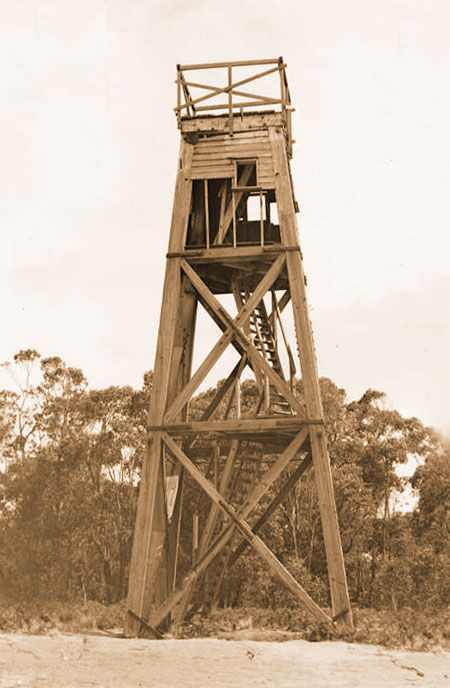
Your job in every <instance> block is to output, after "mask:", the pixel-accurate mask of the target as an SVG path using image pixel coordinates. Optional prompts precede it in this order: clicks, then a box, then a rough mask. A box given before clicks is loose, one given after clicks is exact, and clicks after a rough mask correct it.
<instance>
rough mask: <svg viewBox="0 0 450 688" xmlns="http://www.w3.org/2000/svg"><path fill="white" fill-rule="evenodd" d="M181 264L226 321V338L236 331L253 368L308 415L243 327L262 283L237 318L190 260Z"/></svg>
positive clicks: (256, 302)
mask: <svg viewBox="0 0 450 688" xmlns="http://www.w3.org/2000/svg"><path fill="white" fill-rule="evenodd" d="M277 261H278V258H277ZM277 261H275V262H277ZM274 265H275V263H274ZM274 265H272V267H274ZM181 267H182V269H183V271H184V272H185V274H186V275H187V277H188V278H189V279H190V281H191V283H192V286H193V287H194V289H195V290H196V291H197V293H198V294H199V297H200V299H201V300H204V301H206V303H207V305H208V310H210V311H213V312H214V313H215V315H216V317H217V319H220V320H221V321H222V323H223V326H225V325H226V326H227V330H225V332H224V334H223V335H222V336H223V337H224V336H225V335H226V334H227V332H229V331H230V330H232V331H233V334H234V336H235V337H236V338H237V339H238V341H239V343H240V344H241V346H242V348H243V349H244V350H245V351H246V353H247V356H248V358H249V359H250V362H251V364H252V367H253V368H254V369H255V368H258V369H259V371H260V372H261V373H263V374H264V375H266V376H267V377H268V378H269V380H270V382H271V383H272V384H273V386H274V387H275V388H276V390H277V392H279V394H281V395H282V396H283V397H284V398H285V399H286V401H288V402H289V403H290V404H291V406H292V408H293V409H294V410H295V411H296V412H297V413H298V414H299V415H300V416H302V415H304V409H303V407H302V405H301V404H300V402H299V400H298V399H297V397H296V396H295V395H294V394H293V392H292V391H291V389H290V387H289V385H288V384H287V383H286V382H285V380H282V378H281V377H280V376H279V375H278V373H277V372H276V371H275V370H274V369H273V368H272V366H271V365H269V363H268V362H267V361H266V359H265V358H264V356H263V355H262V354H261V352H260V351H258V349H257V348H256V346H254V345H253V344H252V342H251V341H250V339H249V338H248V337H247V336H246V334H245V333H244V332H243V331H242V330H241V329H240V328H241V327H242V326H243V325H245V323H246V321H247V319H248V317H249V316H250V313H251V312H253V310H254V309H255V305H256V306H257V305H258V303H259V302H260V301H261V298H262V297H261V298H259V293H258V294H257V289H258V287H259V285H258V287H257V289H256V290H255V291H254V292H253V294H252V295H251V297H250V299H249V300H248V301H246V303H245V304H244V306H243V308H242V310H241V311H239V313H238V315H237V317H236V318H235V319H234V320H233V319H232V318H231V316H230V315H229V314H228V313H227V312H226V310H225V309H224V308H223V306H222V304H221V303H220V301H219V300H218V299H217V298H216V297H215V296H214V294H213V293H212V292H211V290H210V289H209V288H208V287H207V286H206V284H205V283H204V282H203V280H202V279H201V278H200V277H199V275H198V274H197V273H196V272H195V270H194V269H193V268H192V266H191V265H189V263H188V262H187V261H186V260H184V259H183V260H182V261H181ZM271 269H272V268H271ZM267 274H268V273H267ZM260 284H261V282H260ZM266 291H267V290H266ZM219 341H220V340H219ZM168 416H169V412H167V414H166V417H165V419H164V420H165V422H168Z"/></svg>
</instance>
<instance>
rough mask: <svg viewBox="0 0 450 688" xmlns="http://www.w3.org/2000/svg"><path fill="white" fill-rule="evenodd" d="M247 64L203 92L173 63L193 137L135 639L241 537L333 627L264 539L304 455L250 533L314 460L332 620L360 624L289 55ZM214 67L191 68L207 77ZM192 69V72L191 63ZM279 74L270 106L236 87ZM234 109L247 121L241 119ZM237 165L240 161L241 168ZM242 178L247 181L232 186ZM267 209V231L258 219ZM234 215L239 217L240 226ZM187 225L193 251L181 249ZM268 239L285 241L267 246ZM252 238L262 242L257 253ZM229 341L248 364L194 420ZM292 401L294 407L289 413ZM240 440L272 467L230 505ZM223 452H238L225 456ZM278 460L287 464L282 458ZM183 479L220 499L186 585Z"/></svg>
mask: <svg viewBox="0 0 450 688" xmlns="http://www.w3.org/2000/svg"><path fill="white" fill-rule="evenodd" d="M252 63H253V61H251V62H250V63H249V62H244V63H242V62H239V63H230V62H226V63H215V65H213V66H217V65H218V66H223V67H224V68H225V69H226V70H227V72H228V79H227V82H226V86H224V87H223V86H218V85H213V86H208V85H207V84H204V83H202V78H201V77H200V78H199V79H198V80H197V81H194V80H193V81H190V80H188V79H186V78H185V74H184V73H183V68H182V67H181V66H179V67H178V73H177V94H178V102H177V108H176V112H177V119H178V122H179V126H180V128H181V132H182V136H183V137H184V140H183V142H182V146H181V149H180V160H179V165H178V174H177V183H176V187H175V198H174V210H173V215H172V227H171V236H170V240H169V249H168V254H167V257H168V261H167V267H166V278H165V287H164V294H163V304H162V310H161V322H160V328H159V335H158V345H157V353H156V359H155V372H154V380H153V390H152V402H151V408H150V412H149V419H148V430H149V438H148V439H149V441H148V449H147V454H146V458H145V461H144V465H143V470H142V482H141V487H140V496H139V504H138V514H137V521H136V532H135V539H134V544H133V554H132V562H131V570H130V586H129V596H128V608H129V609H130V610H131V613H130V614H128V615H127V619H126V624H125V626H126V633H127V635H136V634H138V633H139V630H143V631H145V630H146V631H147V632H149V633H151V632H152V630H151V629H153V630H155V631H156V630H157V627H160V629H161V628H162V626H161V624H162V622H163V621H164V620H165V619H170V615H171V614H173V613H174V612H175V613H178V614H179V615H181V617H182V616H183V613H184V610H185V609H186V605H187V604H188V600H189V592H190V590H191V589H192V585H193V583H194V581H195V580H197V579H198V577H199V576H201V575H202V573H203V572H204V571H205V570H206V568H207V566H208V565H209V564H210V563H211V562H212V561H213V559H214V557H215V556H216V555H217V554H218V553H219V552H220V551H222V549H223V548H224V547H225V546H226V545H227V543H229V542H230V538H231V537H232V534H233V533H234V532H235V531H236V530H237V531H239V532H240V533H241V534H242V535H243V536H244V541H243V544H241V545H240V546H239V547H238V548H237V550H235V552H234V554H233V555H232V558H231V561H233V558H234V560H235V558H236V557H237V556H239V554H240V552H241V551H242V548H243V547H244V546H247V544H249V543H250V544H251V545H252V546H253V547H254V548H255V550H256V551H257V552H258V553H259V554H260V555H261V556H262V557H263V558H264V559H265V561H266V562H267V563H268V564H269V566H271V568H272V571H273V572H274V573H275V574H276V575H277V576H278V577H279V578H280V579H281V580H282V581H283V582H284V583H285V584H286V585H287V586H288V587H289V588H290V589H291V590H292V591H293V592H294V594H295V595H297V597H298V598H299V599H302V600H303V601H304V602H305V603H306V605H307V606H308V608H309V609H310V610H311V611H312V612H313V613H314V614H316V615H317V617H318V618H321V619H322V620H327V621H330V619H329V618H328V617H327V615H324V613H323V612H322V611H321V610H320V608H319V607H318V606H317V605H316V604H315V603H314V602H313V601H312V600H311V599H310V598H309V597H308V596H307V595H306V593H305V592H304V591H303V590H302V588H301V587H300V586H299V585H298V583H297V582H296V581H295V580H294V579H293V578H292V576H290V574H289V573H288V572H287V571H286V569H285V568H284V567H283V566H282V564H281V563H280V562H279V561H278V560H277V558H276V557H275V556H274V555H273V553H271V552H270V550H268V549H267V547H266V546H265V545H264V543H263V542H262V541H261V540H260V538H259V537H258V535H257V534H256V533H257V532H258V530H259V529H260V528H261V527H262V526H263V525H264V523H266V522H267V521H268V519H269V517H270V516H271V514H272V513H273V511H274V510H275V509H276V508H277V506H278V505H279V503H280V501H282V499H284V497H285V495H286V494H287V492H288V490H289V489H291V488H292V486H293V485H294V484H295V481H296V480H297V479H298V478H299V477H300V473H301V472H303V470H305V466H306V464H307V463H308V458H307V459H306V460H305V461H303V463H301V464H300V466H296V468H295V470H294V472H293V473H292V475H291V476H289V477H288V478H287V479H285V480H284V483H283V485H282V487H281V488H280V489H278V491H277V494H276V495H275V496H274V498H273V499H272V502H271V504H270V505H269V507H267V508H266V509H265V511H264V513H263V515H262V516H261V517H260V518H259V519H258V520H257V522H256V524H255V525H254V526H253V528H250V526H249V524H248V523H247V520H246V519H247V516H248V514H249V513H250V511H251V509H252V508H253V507H254V506H255V505H256V504H257V503H258V501H259V500H260V499H261V497H262V495H263V494H265V493H266V491H267V489H268V487H269V486H270V485H272V484H273V482H274V481H275V480H276V479H277V478H278V477H280V475H281V472H282V471H283V470H284V468H286V467H287V465H288V463H289V461H291V460H292V459H293V457H294V456H296V455H298V453H299V452H300V451H301V449H303V452H305V451H306V452H307V453H308V455H312V461H313V463H314V469H315V470H314V472H315V480H316V486H317V493H318V496H319V506H320V513H321V518H322V525H323V532H324V539H325V545H326V552H327V561H328V567H329V577H330V586H331V595H332V601H333V616H334V618H335V619H337V620H340V621H345V622H346V623H348V624H349V625H351V612H350V607H349V604H348V593H347V589H346V581H345V571H344V569H343V559H342V550H341V549H340V540H339V531H338V526H337V518H336V510H335V505H334V495H333V490H332V483H331V473H330V467H329V461H328V454H327V449H326V442H325V437H324V433H323V410H322V406H321V401H320V393H319V387H318V378H317V369H316V362H315V356H314V347H313V343H312V334H311V328H310V324H309V318H308V312H307V304H306V296H305V287H304V275H303V268H302V260H301V258H302V257H301V252H300V248H299V245H298V240H297V233H296V224H295V223H296V218H295V211H296V209H297V208H296V203H295V200H294V190H293V186H292V178H291V175H290V169H289V164H288V157H289V156H290V154H291V147H292V139H291V130H290V109H289V104H290V94H289V88H288V85H287V80H286V74H285V65H284V63H283V60H282V59H281V58H280V59H278V60H274V61H272V62H271V61H268V62H267V63H266V64H267V66H268V69H264V68H263V69H262V72H261V73H259V74H253V75H251V76H249V77H246V78H245V79H241V80H240V81H237V80H236V71H233V69H234V67H237V66H239V65H243V64H247V65H249V64H250V65H252ZM256 64H261V63H258V61H255V66H256ZM210 66H211V65H197V66H196V67H199V68H207V69H208V68H209V67H210ZM186 67H187V68H189V67H190V65H187V66H186ZM249 71H250V70H249ZM256 71H257V70H256ZM271 72H273V73H275V72H278V73H279V79H280V97H276V98H275V97H273V98H272V94H270V93H267V94H266V93H264V95H263V94H262V93H261V95H257V94H256V93H249V92H247V91H246V90H241V88H242V87H243V86H244V84H245V83H250V82H253V81H255V82H256V80H257V79H260V78H261V77H263V76H264V75H265V74H268V73H271ZM233 76H234V82H233ZM222 83H223V82H222ZM190 88H198V89H200V90H203V91H204V93H203V94H201V93H200V97H199V98H198V97H197V96H196V95H195V96H193V95H192V94H191V92H190ZM257 90H258V89H257ZM205 91H206V93H205ZM221 94H223V96H222V98H223V101H225V104H224V105H223V109H224V112H223V113H222V114H212V115H211V116H207V115H203V114H202V112H199V110H200V111H201V110H207V111H208V110H210V108H211V112H213V111H214V110H216V111H217V109H220V107H221V105H219V106H218V108H217V106H214V105H213V103H214V102H216V101H217V96H218V95H219V96H220V95H221ZM237 98H240V99H241V102H240V103H237V102H236V99H237ZM182 99H184V101H185V102H184V103H183V102H182ZM208 99H209V100H208ZM245 99H247V100H245ZM255 105H256V107H259V108H261V110H266V111H265V112H254V111H253V112H251V113H250V112H245V108H247V107H251V108H253V110H255ZM271 105H274V106H277V107H276V108H274V109H278V108H281V112H267V109H268V107H269V108H270V106H271ZM196 108H197V109H196ZM236 108H238V109H239V113H236V112H235V110H236ZM182 112H187V113H188V117H187V118H186V117H182ZM250 160H251V161H252V165H253V169H254V165H255V163H256V168H257V170H256V171H257V178H256V181H255V180H254V179H252V187H249V186H247V184H248V182H249V180H250V178H251V177H250V175H251V174H252V165H250V164H248V165H245V162H244V161H250ZM240 165H243V167H242V169H241V167H240ZM238 169H239V175H240V177H241V178H240V179H236V176H237V170H238ZM243 173H244V174H243ZM197 179H199V180H201V181H200V183H199V182H197V181H195V183H194V181H193V180H197ZM208 180H224V181H223V182H220V181H211V182H210V181H208ZM231 187H232V190H231ZM249 194H259V195H260V211H261V217H260V218H259V222H257V221H252V222H250V221H249V222H247V220H246V217H247V215H246V210H245V207H244V200H245V203H246V198H247V196H248V195H249ZM274 199H276V202H277V207H278V216H279V227H278V226H276V225H274V224H272V223H271V222H270V205H271V203H273V201H274ZM263 200H264V203H265V210H266V220H265V221H263V213H262V206H263V205H264V203H263ZM200 206H201V209H200ZM236 208H239V216H237V213H236ZM188 227H189V244H190V246H189V247H187V246H186V243H187V233H188ZM230 227H232V231H230ZM225 237H226V239H225ZM224 240H226V241H227V242H228V243H227V245H223V244H221V243H220V242H223V241H224ZM231 240H232V243H233V245H232V246H230V241H231ZM273 241H274V242H276V243H270V242H273ZM200 242H201V244H203V245H201V244H200ZM214 242H218V243H214ZM243 242H248V243H247V244H244V243H243ZM250 242H254V243H253V245H252V244H251V243H250ZM258 243H259V245H257V244H258ZM263 244H266V245H263ZM240 288H242V293H245V298H244V299H242V300H241V302H240V301H239V299H237V309H238V314H237V315H236V316H234V315H233V316H231V314H230V313H228V312H227V309H226V308H224V307H223V306H222V305H221V303H220V302H219V300H218V298H217V296H215V294H217V295H219V294H232V293H235V295H236V289H240ZM268 290H271V296H272V310H271V313H270V314H266V315H264V311H263V304H264V301H263V298H264V295H265V294H266V293H267V291H268ZM280 290H283V291H284V294H283V296H281V298H279V296H278V295H277V294H276V292H278V291H280ZM198 302H200V303H201V304H202V305H203V306H204V308H205V309H206V311H207V313H209V315H210V316H211V317H212V319H213V320H214V322H215V323H216V324H217V325H218V326H219V328H220V329H221V330H222V333H223V334H222V336H221V337H220V339H219V341H218V342H217V343H216V344H215V345H214V346H212V348H211V349H210V350H209V352H208V354H207V356H206V358H205V360H204V361H203V362H202V363H201V364H200V366H199V368H198V370H197V371H196V372H195V373H194V374H193V375H192V371H191V367H192V353H193V348H194V340H195V322H196V311H197V304H198ZM289 302H291V303H292V309H293V315H294V325H295V330H296V336H297V343H298V348H299V354H300V364H301V369H302V378H303V383H304V389H305V398H306V413H305V406H304V404H303V402H302V403H300V400H299V399H298V398H297V396H296V395H295V394H294V385H293V384H292V380H291V384H290V385H289V384H288V383H287V382H286V381H285V380H284V379H283V377H284V376H283V374H282V372H281V370H280V366H279V365H278V364H277V361H276V356H275V352H276V351H277V346H278V343H279V342H281V339H282V340H284V344H285V347H286V350H287V351H288V357H289V363H290V373H291V376H292V375H293V371H294V366H293V365H292V359H293V356H292V352H291V349H290V345H289V341H288V338H289V332H288V331H287V330H285V329H284V327H283V325H282V320H281V312H282V311H283V309H284V308H285V307H286V306H287V305H288V304H289ZM225 303H226V302H225ZM250 316H251V317H250ZM266 320H267V323H266V324H265V321H266ZM278 325H279V326H278ZM258 328H259V330H260V337H259V338H258ZM263 333H264V334H263ZM269 335H270V337H269ZM272 335H273V336H272ZM229 345H231V346H233V347H234V348H235V349H236V350H237V352H238V354H239V356H240V361H239V363H238V364H237V365H236V366H235V368H234V370H233V371H232V372H231V374H230V375H229V376H228V378H227V380H226V381H225V383H224V384H223V385H222V386H221V388H220V389H219V390H217V392H216V394H215V395H214V398H213V400H212V402H211V403H210V404H209V406H208V408H207V409H206V412H205V413H204V416H203V418H202V420H200V421H194V422H189V421H188V418H187V412H188V403H189V401H190V399H191V397H192V395H193V394H194V393H195V391H196V390H197V389H198V386H199V384H200V383H201V382H202V381H203V380H204V379H205V377H206V375H208V373H209V372H210V371H211V370H212V368H213V366H214V365H215V364H216V362H217V361H218V359H219V357H220V356H221V354H222V353H223V352H224V351H225V349H226V348H227V347H228V346H229ZM246 365H249V366H250V368H251V369H252V371H253V373H254V375H255V378H256V382H257V386H258V389H259V390H260V391H262V390H263V389H264V386H265V387H266V395H265V397H266V401H268V399H269V393H270V395H271V396H272V398H273V399H275V406H274V407H273V408H274V410H272V408H271V407H269V406H267V409H266V413H267V415H260V413H261V410H262V403H263V399H264V395H261V396H260V399H259V401H257V402H256V409H254V411H253V413H254V417H253V418H247V417H246V418H243V419H242V418H239V415H240V411H239V379H240V376H241V373H242V371H243V370H244V368H245V367H246ZM269 385H270V387H269ZM268 389H270V392H268V391H267V390H268ZM227 393H228V395H229V400H228V404H227V405H226V406H227V408H226V411H225V419H222V420H215V421H211V420H210V419H211V417H212V414H213V413H214V411H215V409H216V408H217V407H218V406H219V404H220V403H221V402H223V399H224V397H225V395H226V394H227ZM283 399H284V400H286V401H287V402H288V403H287V404H285V403H284V402H283V401H282V400H283ZM231 408H233V410H234V409H236V414H237V418H235V419H234V418H228V417H227V416H228V412H229V411H230V409H231ZM291 411H292V413H291ZM271 413H272V414H273V415H270V414H271ZM286 413H287V414H289V415H286ZM275 414H278V415H275ZM283 414H285V415H283ZM305 416H306V417H305ZM241 441H242V442H251V443H256V444H254V445H253V446H258V447H259V448H260V450H259V451H260V455H259V456H258V457H255V461H258V466H259V467H260V469H262V466H265V467H267V466H268V465H270V466H271V467H270V468H269V470H267V471H266V472H265V473H264V475H262V476H261V477H258V480H257V482H256V484H255V485H254V487H253V488H251V489H250V490H249V494H248V495H247V496H244V495H243V492H242V491H241V490H239V491H238V493H236V494H233V495H232V496H231V497H230V499H228V498H227V495H226V494H225V493H226V489H227V486H228V488H229V489H230V490H231V491H234V490H236V489H237V487H236V486H235V485H234V483H233V482H232V481H231V476H232V474H233V464H234V459H235V456H236V453H237V447H238V444H239V442H241ZM179 442H183V447H186V446H187V445H189V446H190V449H188V450H183V449H182V448H181V447H180V446H179V444H178V443H179ZM226 452H229V453H228V458H226ZM274 455H275V457H277V456H278V458H275V460H274V461H273V457H274ZM193 457H196V458H195V460H196V461H197V460H198V462H199V464H198V465H205V461H206V460H207V459H208V458H209V460H210V468H209V469H208V473H207V475H208V476H209V475H211V478H210V479H208V478H207V476H206V475H205V474H203V473H202V472H201V471H199V468H198V466H196V465H195V464H194V458H193ZM272 461H273V463H271V462H272ZM222 467H223V468H222ZM220 470H222V474H221V475H220V472H219V471H220ZM185 471H187V472H188V473H189V474H190V475H191V476H192V477H193V478H194V479H195V480H196V481H197V482H198V484H199V485H200V486H201V489H202V490H203V491H204V492H205V493H206V494H207V495H208V496H209V497H210V498H211V499H212V506H211V509H210V512H209V515H208V517H207V519H206V525H205V528H204V530H203V532H202V533H200V535H201V538H200V542H199V543H198V547H197V543H196V542H194V545H195V550H196V551H195V557H196V558H197V561H196V562H195V564H194V566H193V567H192V569H191V570H190V571H189V572H188V574H187V575H186V576H185V577H184V578H183V580H182V581H180V582H179V583H178V584H176V582H175V578H176V564H177V559H178V545H179V532H180V530H179V529H180V522H181V517H182V516H181V515H182V506H183V502H182V499H183V490H182V485H183V475H184V472H185ZM209 471H210V472H209ZM168 482H170V484H173V485H174V489H175V488H176V486H178V489H175V492H174V493H172V492H170V493H169V492H166V484H167V483H168ZM174 500H175V501H174ZM231 500H233V503H235V502H236V501H238V502H239V500H241V501H242V500H243V501H242V503H241V504H240V506H238V507H237V508H236V509H234V508H232V507H231V506H230V502H231ZM166 501H167V504H166ZM220 514H223V515H224V517H225V519H228V520H229V521H231V522H230V523H229V525H228V526H224V525H223V523H222V522H221V523H222V525H221V527H222V530H221V531H220V532H219V534H218V535H217V536H216V537H215V540H214V542H213V541H212V537H213V534H214V533H216V532H217V529H218V525H217V524H218V518H219V515H220ZM225 522H226V521H225ZM194 541H195V537H194ZM244 543H245V544H244ZM177 604H178V610H177V609H176V605H177ZM181 617H180V618H181ZM169 622H170V621H169ZM145 624H148V626H147V627H146V626H145ZM165 627H166V626H165Z"/></svg>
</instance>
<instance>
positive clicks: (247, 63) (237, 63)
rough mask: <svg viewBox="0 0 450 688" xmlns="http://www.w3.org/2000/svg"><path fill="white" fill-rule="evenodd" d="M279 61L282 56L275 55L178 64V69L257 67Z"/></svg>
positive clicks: (281, 59)
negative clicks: (259, 58)
mask: <svg viewBox="0 0 450 688" xmlns="http://www.w3.org/2000/svg"><path fill="white" fill-rule="evenodd" d="M280 61H281V62H282V61H283V58H282V57H276V58H272V59H267V58H266V59H264V60H234V61H229V62H203V63H199V64H187V65H180V69H182V70H184V71H185V72H187V71H188V70H189V71H190V70H194V69H217V68H218V67H257V66H259V65H269V64H276V65H278V64H279V63H280ZM270 71H278V67H277V68H276V69H273V70H270ZM258 76H263V74H258Z"/></svg>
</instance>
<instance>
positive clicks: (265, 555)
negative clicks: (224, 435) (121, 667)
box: [151, 435, 332, 626]
mask: <svg viewBox="0 0 450 688" xmlns="http://www.w3.org/2000/svg"><path fill="white" fill-rule="evenodd" d="M163 439H164V443H165V444H166V446H167V447H168V448H169V450H170V451H171V453H172V454H173V455H174V456H175V457H176V458H177V459H178V461H179V462H180V463H181V464H182V465H183V468H184V469H185V470H186V471H187V472H188V473H189V474H190V475H191V476H192V478H194V480H195V481H196V482H197V483H198V484H199V485H200V487H202V489H203V490H204V491H205V492H206V494H207V495H208V496H209V497H210V499H212V500H213V502H215V503H216V504H217V506H218V507H219V509H221V510H222V511H223V512H224V514H226V515H227V516H228V517H229V518H230V519H231V521H232V522H233V524H234V525H235V527H236V528H238V530H239V531H240V532H241V534H242V535H243V536H244V537H245V538H246V539H247V540H248V542H249V543H250V544H251V546H252V547H253V548H254V549H255V551H256V552H257V553H258V554H259V555H260V556H261V557H262V559H264V560H265V562H266V563H267V564H268V565H269V567H270V569H271V570H272V571H273V573H274V574H275V575H276V576H277V577H278V578H279V579H280V580H281V581H282V582H283V583H284V584H285V585H286V586H287V587H288V588H289V590H290V591H291V592H292V593H293V594H294V595H295V596H296V597H297V598H298V599H299V600H300V601H301V602H303V604H304V605H305V606H306V607H307V609H309V611H310V612H311V613H312V614H313V615H314V616H315V617H316V618H317V619H319V620H320V621H324V622H327V623H332V620H331V618H330V617H329V616H328V615H327V614H326V613H325V612H324V611H323V610H322V609H321V608H320V607H319V606H318V605H317V604H316V603H315V602H314V600H313V599H312V598H311V597H310V596H309V595H308V593H307V592H306V590H304V589H303V588H302V587H301V585H300V584H299V583H298V582H297V581H296V580H295V578H294V577H293V576H292V575H291V574H290V573H289V571H288V570H287V569H286V568H285V566H283V564H282V563H281V562H280V561H279V559H277V557H276V556H275V555H274V554H273V552H271V550H270V549H269V548H268V547H267V545H266V544H264V542H263V541H262V540H261V538H260V537H259V536H258V535H255V533H254V532H253V531H252V529H251V527H250V526H249V525H248V523H247V522H246V521H245V519H244V518H242V516H239V514H238V513H236V511H235V510H234V509H233V507H231V506H230V505H229V504H228V503H227V502H226V500H225V499H224V498H223V497H222V496H221V494H220V493H219V492H218V491H217V490H216V488H215V487H214V485H213V484H212V483H211V482H210V481H209V480H207V479H206V478H205V476H204V475H203V473H202V472H201V471H199V470H198V468H196V466H194V464H193V463H192V461H191V460H190V459H189V457H188V456H186V454H185V453H184V452H183V450H182V449H181V448H180V447H179V446H178V445H177V444H176V442H174V440H173V439H172V438H171V437H169V435H164V436H163ZM151 625H153V626H155V625H157V624H155V620H154V618H153V617H152V619H151Z"/></svg>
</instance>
